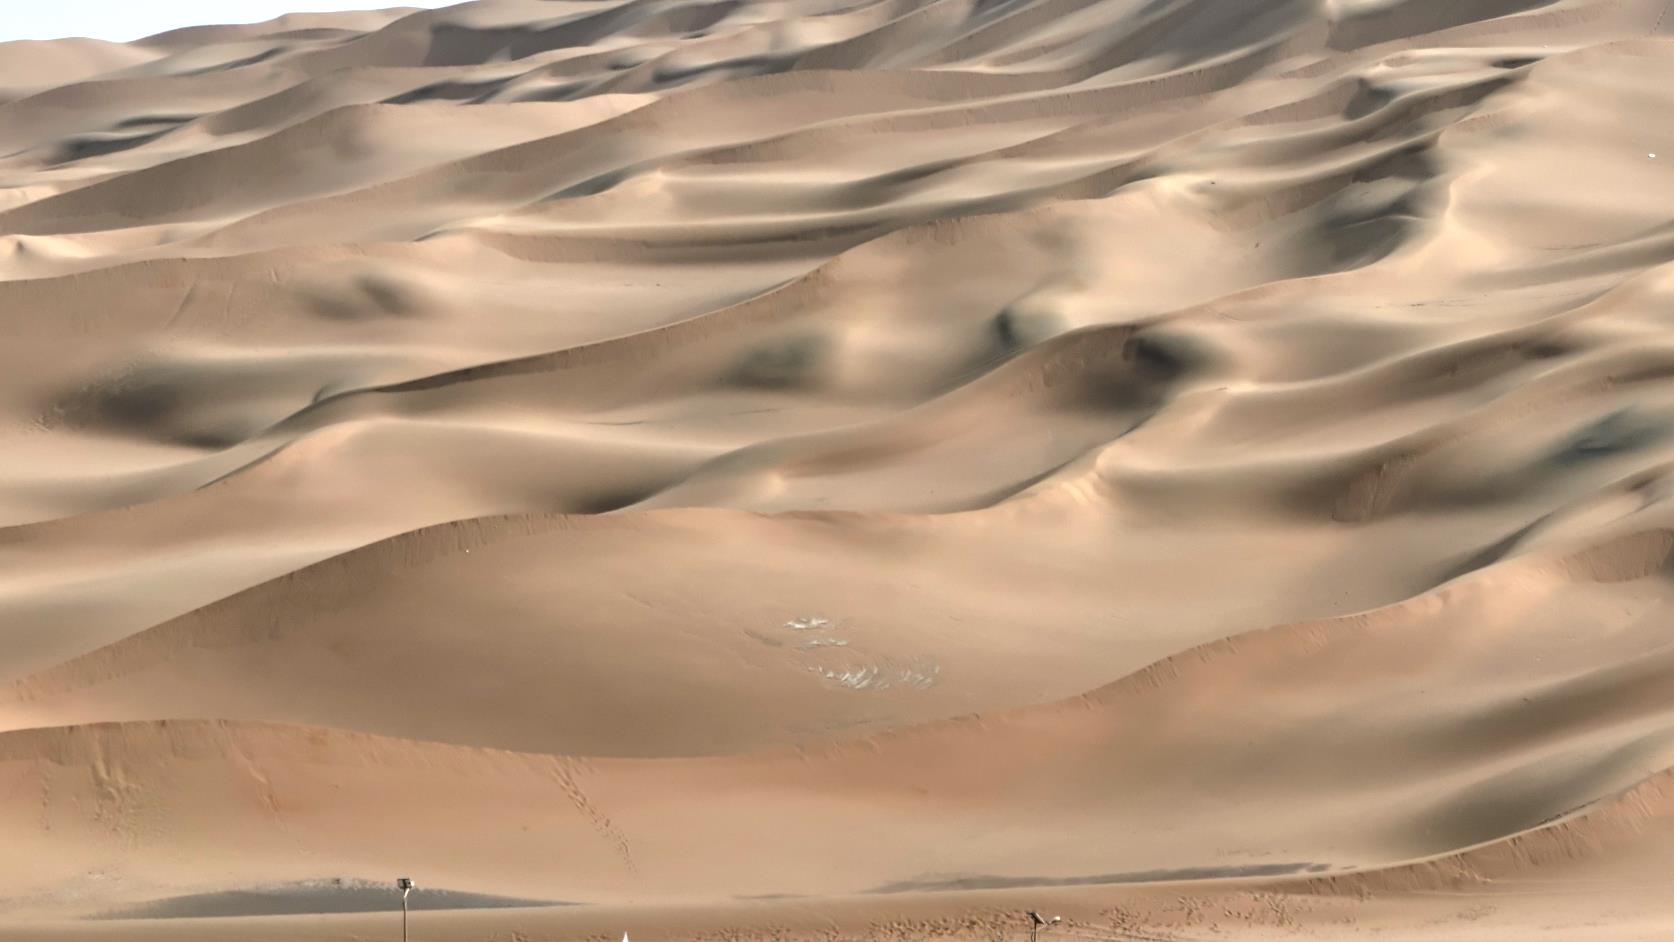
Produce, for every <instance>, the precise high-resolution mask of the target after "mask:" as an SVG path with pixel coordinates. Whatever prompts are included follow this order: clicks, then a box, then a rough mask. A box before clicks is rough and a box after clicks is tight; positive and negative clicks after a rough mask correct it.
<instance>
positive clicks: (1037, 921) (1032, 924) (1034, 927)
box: [1027, 909, 1064, 942]
mask: <svg viewBox="0 0 1674 942" xmlns="http://www.w3.org/2000/svg"><path fill="white" fill-rule="evenodd" d="M1027 915H1028V917H1029V942H1039V939H1040V930H1042V929H1050V928H1052V927H1053V926H1055V925H1057V924H1058V923H1060V922H1063V921H1064V917H1062V916H1042V915H1041V914H1040V913H1037V912H1035V911H1034V910H1032V909H1031V910H1029V911H1028V913H1027Z"/></svg>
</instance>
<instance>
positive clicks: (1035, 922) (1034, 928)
mask: <svg viewBox="0 0 1674 942" xmlns="http://www.w3.org/2000/svg"><path fill="white" fill-rule="evenodd" d="M1027 915H1028V917H1029V942H1038V940H1039V939H1040V930H1042V929H1050V928H1052V927H1053V926H1055V925H1057V924H1058V923H1060V922H1063V921H1064V917H1062V916H1042V915H1041V914H1040V913H1037V912H1035V911H1034V910H1032V909H1031V910H1029V911H1028V913H1027ZM403 942H405V940H403Z"/></svg>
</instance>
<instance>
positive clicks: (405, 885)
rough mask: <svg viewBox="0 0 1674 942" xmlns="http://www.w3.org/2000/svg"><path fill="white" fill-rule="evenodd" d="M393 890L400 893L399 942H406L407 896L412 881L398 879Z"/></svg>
mask: <svg viewBox="0 0 1674 942" xmlns="http://www.w3.org/2000/svg"><path fill="white" fill-rule="evenodd" d="M395 888H396V889H398V890H400V891H401V942H407V894H408V893H411V892H413V881H412V880H409V879H407V878H406V877H400V878H398V879H396V881H395Z"/></svg>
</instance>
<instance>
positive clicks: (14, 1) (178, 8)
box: [0, 0, 460, 42]
mask: <svg viewBox="0 0 1674 942" xmlns="http://www.w3.org/2000/svg"><path fill="white" fill-rule="evenodd" d="M458 2H460V0H382V2H380V0H0V42H5V41H7V40H12V39H59V38H61V37H64V36H92V37H93V38H95V39H109V40H113V41H115V42H129V41H131V40H135V39H139V38H141V37H143V36H150V35H152V34H154V33H161V32H163V31H165V30H171V29H177V28H179V27H182V26H202V25H204V24H208V23H260V22H261V21H263V20H271V19H273V18H274V17H276V16H280V15H282V14H285V13H317V12H322V11H326V10H377V9H382V8H386V7H431V8H434V7H444V6H452V5H453V4H455V3H458Z"/></svg>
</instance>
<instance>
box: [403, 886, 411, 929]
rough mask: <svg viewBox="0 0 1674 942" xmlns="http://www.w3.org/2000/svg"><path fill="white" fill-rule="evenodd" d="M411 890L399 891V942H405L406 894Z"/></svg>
mask: <svg viewBox="0 0 1674 942" xmlns="http://www.w3.org/2000/svg"><path fill="white" fill-rule="evenodd" d="M411 892H412V890H402V891H401V942H407V894H408V893H411Z"/></svg>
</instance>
